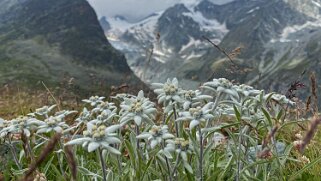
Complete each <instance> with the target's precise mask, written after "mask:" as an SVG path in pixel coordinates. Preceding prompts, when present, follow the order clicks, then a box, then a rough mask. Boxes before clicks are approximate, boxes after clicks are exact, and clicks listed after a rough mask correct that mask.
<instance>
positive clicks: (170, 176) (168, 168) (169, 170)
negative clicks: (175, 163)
mask: <svg viewBox="0 0 321 181" xmlns="http://www.w3.org/2000/svg"><path fill="white" fill-rule="evenodd" d="M164 145H165V141H163V144H162V149H163V150H164ZM165 161H166V166H167V171H168V173H171V169H170V166H169V162H168V158H167V157H166V156H165ZM169 180H170V181H172V180H173V178H172V175H171V174H169Z"/></svg>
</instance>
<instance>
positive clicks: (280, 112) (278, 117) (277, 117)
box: [276, 109, 283, 120]
mask: <svg viewBox="0 0 321 181" xmlns="http://www.w3.org/2000/svg"><path fill="white" fill-rule="evenodd" d="M282 115H283V109H281V110H280V111H279V113H278V115H277V116H276V119H277V120H280V119H281V117H282Z"/></svg>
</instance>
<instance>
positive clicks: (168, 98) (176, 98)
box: [152, 78, 183, 113]
mask: <svg viewBox="0 0 321 181" xmlns="http://www.w3.org/2000/svg"><path fill="white" fill-rule="evenodd" d="M152 86H153V87H154V88H156V89H155V90H154V92H155V93H156V94H158V96H157V99H158V103H159V104H160V103H163V104H164V106H165V110H164V112H165V113H168V112H170V111H171V110H173V105H174V104H175V103H180V102H182V101H183V100H182V98H181V97H180V95H181V94H182V93H183V92H182V90H181V89H180V88H179V87H178V80H177V79H176V78H174V79H173V80H170V79H167V82H166V83H164V84H162V83H153V84H152Z"/></svg>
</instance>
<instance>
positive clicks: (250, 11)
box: [246, 6, 260, 14]
mask: <svg viewBox="0 0 321 181" xmlns="http://www.w3.org/2000/svg"><path fill="white" fill-rule="evenodd" d="M259 9H260V7H258V6H257V7H255V8H253V9H251V10H249V11H248V12H247V13H246V14H250V13H253V12H254V11H256V10H259Z"/></svg>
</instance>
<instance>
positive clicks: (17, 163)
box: [8, 135, 22, 170]
mask: <svg viewBox="0 0 321 181" xmlns="http://www.w3.org/2000/svg"><path fill="white" fill-rule="evenodd" d="M8 137H9V138H8V141H9V145H8V146H9V147H10V150H11V153H12V156H13V159H14V161H15V162H16V165H17V167H18V168H19V170H21V169H22V167H21V165H20V163H19V160H18V157H17V153H16V149H15V148H14V146H13V145H12V144H11V139H10V135H9V136H8Z"/></svg>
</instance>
